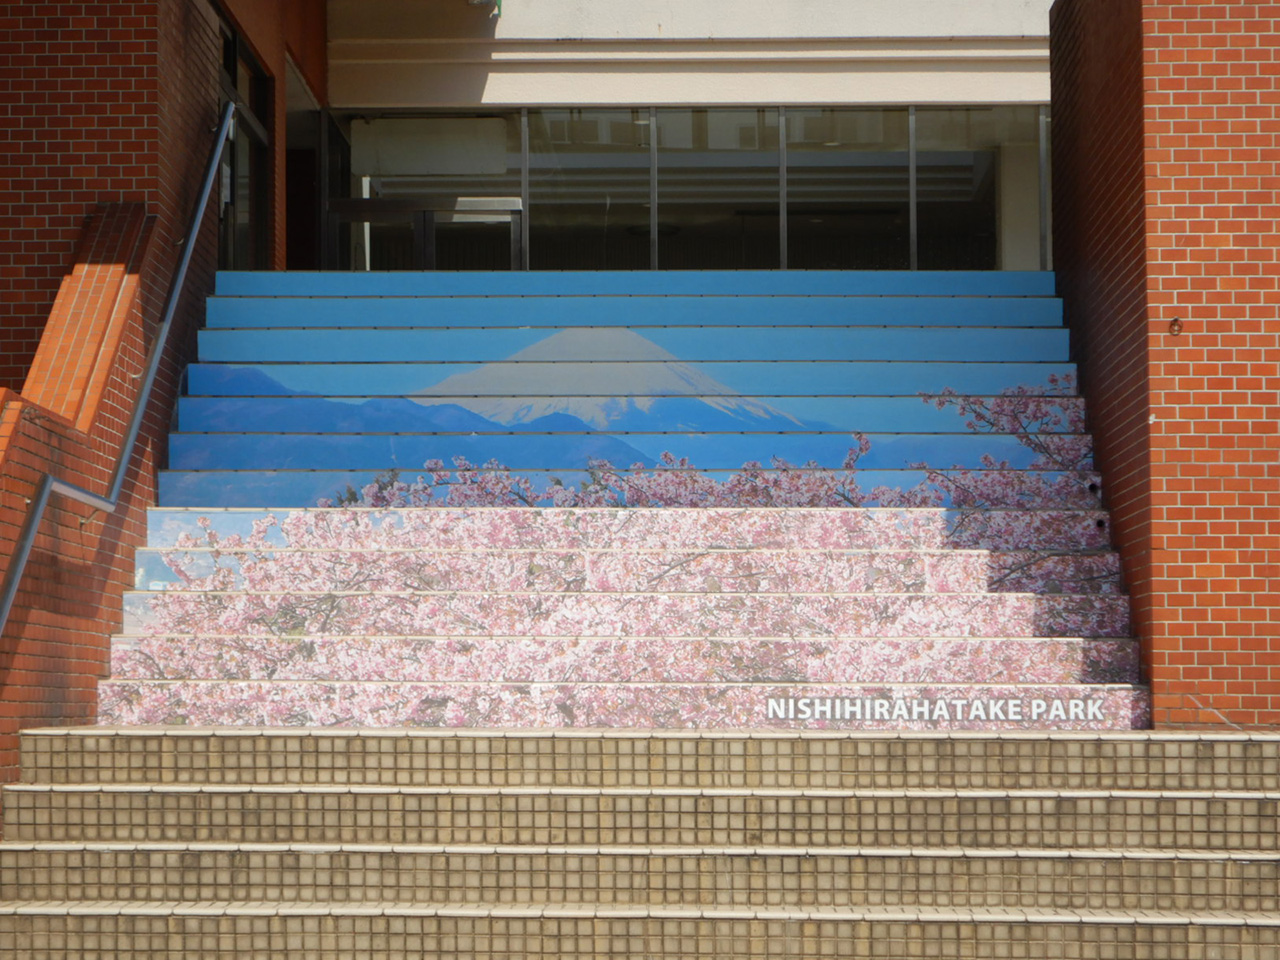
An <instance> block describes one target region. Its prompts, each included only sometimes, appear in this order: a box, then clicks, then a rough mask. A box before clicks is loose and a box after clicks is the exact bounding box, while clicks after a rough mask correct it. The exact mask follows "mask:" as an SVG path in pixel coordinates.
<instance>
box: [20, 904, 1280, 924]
mask: <svg viewBox="0 0 1280 960" xmlns="http://www.w3.org/2000/svg"><path fill="white" fill-rule="evenodd" d="M0 914H9V915H44V916H77V915H79V916H227V917H236V916H334V917H344V916H351V917H361V916H364V917H367V916H440V917H495V918H497V917H512V918H515V917H547V918H553V917H564V918H578V917H581V918H601V919H604V918H652V919H673V920H675V919H707V920H722V919H723V920H736V919H741V920H871V921H876V920H880V921H905V922H921V923H936V922H988V923H1000V922H1006V923H1099V924H1159V925H1170V924H1174V925H1207V926H1208V925H1212V926H1217V925H1233V926H1267V927H1280V916H1277V915H1276V914H1274V913H1263V912H1247V911H1199V912H1194V913H1193V912H1190V911H1176V910H1170V911H1164V910H1064V909H1061V908H1058V909H1049V910H1039V909H1035V908H1016V909H1009V908H995V909H984V910H972V909H956V908H953V907H927V906H922V907H915V906H913V907H906V908H840V907H811V908H806V907H726V908H715V907H694V906H687V907H686V906H612V905H593V904H583V905H568V904H554V905H552V904H547V905H528V906H524V905H492V906H486V905H477V904H470V903H407V902H383V901H364V902H357V903H314V902H275V903H273V902H267V901H261V902H248V901H239V902H237V901H127V900H105V901H90V900H81V901H10V902H7V903H0Z"/></svg>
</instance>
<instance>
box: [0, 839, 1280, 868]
mask: <svg viewBox="0 0 1280 960" xmlns="http://www.w3.org/2000/svg"><path fill="white" fill-rule="evenodd" d="M121 852H124V853H195V854H218V853H228V854H236V853H294V854H299V855H312V856H325V855H333V854H407V855H413V854H430V855H436V854H441V855H453V856H476V855H497V856H601V857H637V858H645V857H673V858H674V857H680V858H691V857H725V858H729V857H751V858H757V857H801V858H806V859H807V858H813V857H838V858H841V859H850V858H860V859H883V860H904V861H905V860H920V859H933V860H1087V861H1154V862H1170V861H1187V862H1222V863H1237V862H1238V863H1258V862H1264V863H1277V862H1280V851H1278V850H1192V849H1153V848H1123V849H1122V848H1098V847H1080V848H1076V847H822V846H817V847H813V846H805V847H784V846H767V845H761V846H714V845H705V846H699V845H688V844H679V845H677V844H671V845H663V844H647V845H645V844H640V845H636V844H533V843H530V844H511V843H499V844H468V843H452V844H430V843H305V842H275V843H269V842H262V841H252V842H230V841H188V842H183V841H105V840H86V841H68V840H6V841H4V842H3V843H0V855H3V854H7V853H46V854H47V853H121Z"/></svg>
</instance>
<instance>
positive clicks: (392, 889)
mask: <svg viewBox="0 0 1280 960" xmlns="http://www.w3.org/2000/svg"><path fill="white" fill-rule="evenodd" d="M161 832H166V833H170V832H174V831H172V830H171V829H166V830H163V831H157V832H156V834H152V835H149V836H148V839H147V841H146V842H143V843H126V842H121V843H116V844H113V845H111V846H107V845H106V844H103V843H74V842H60V843H40V842H26V841H7V842H6V843H5V844H4V845H3V846H2V847H0V901H19V900H26V901H38V900H43V901H129V900H133V901H151V902H155V903H164V902H179V903H181V902H186V903H193V902H205V903H207V902H235V901H241V902H255V903H264V904H265V903H271V904H288V903H290V902H293V903H312V904H328V905H331V906H334V907H338V908H339V909H340V908H342V907H343V906H351V905H355V904H369V905H373V904H378V903H381V902H386V901H390V902H393V903H396V902H398V903H404V904H409V903H416V904H425V903H452V904H458V905H462V904H469V905H472V906H482V905H483V906H489V907H496V908H502V907H515V906H525V907H535V906H547V907H556V906H565V907H570V906H577V907H585V906H598V907H602V908H606V909H607V908H610V907H614V908H618V907H654V908H662V907H680V906H684V907H690V906H700V907H704V908H711V909H722V910H723V909H750V908H772V909H775V910H779V909H787V908H791V909H814V908H826V909H837V910H839V909H845V910H848V909H855V910H912V911H920V910H926V911H927V910H930V909H933V910H940V909H951V910H979V911H984V910H1000V909H1004V910H1009V909H1016V908H1021V909H1024V910H1032V911H1036V910H1039V911H1052V910H1057V911H1071V912H1084V913H1087V912H1113V913H1114V912H1121V911H1125V912H1137V911H1142V912H1156V913H1161V912H1163V913H1168V912H1171V911H1178V912H1182V913H1185V914H1188V915H1196V914H1203V913H1205V912H1215V913H1232V914H1236V915H1247V914H1255V915H1266V914H1272V915H1277V914H1280V854H1276V853H1274V852H1270V853H1268V852H1260V851H1249V852H1246V853H1239V854H1234V853H1225V852H1222V853H1213V854H1206V853H1198V852H1190V851H1184V852H1175V851H1165V850H1161V851H1156V852H1154V853H1151V852H1145V851H1126V852H1122V851H1115V850H1090V849H1056V850H1049V849H1034V848H1007V849H1000V848H992V847H986V848H980V849H963V850H962V849H929V848H927V847H916V848H914V849H913V850H912V851H911V852H909V853H908V852H906V851H905V850H898V851H894V850H875V851H873V850H865V851H864V850H858V849H840V850H822V849H814V850H804V851H775V850H769V849H767V848H761V847H713V848H698V847H684V848H682V849H680V850H678V851H673V850H669V849H668V848H664V847H645V846H626V847H598V848H593V847H564V846H539V845H536V844H528V845H522V846H520V847H510V846H507V847H482V846H467V847H448V846H415V845H411V844H396V845H394V846H392V845H378V844H373V843H363V842H362V843H359V844H354V845H324V844H318V843H302V844H246V843H237V844H213V843H209V844H205V843H177V844H174V843H166V842H163V841H161V840H159V839H158V834H159V833H161ZM19 878H22V879H19Z"/></svg>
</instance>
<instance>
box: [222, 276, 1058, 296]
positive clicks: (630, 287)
mask: <svg viewBox="0 0 1280 960" xmlns="http://www.w3.org/2000/svg"><path fill="white" fill-rule="evenodd" d="M215 293H216V294H217V295H218V296H220V297H246V296H247V297H361V296H365V297H421V296H438V297H440V296H473V297H474V296H480V297H486V296H529V295H536V296H563V295H569V294H572V295H578V296H590V295H613V296H618V295H624V296H625V295H685V296H707V295H736V296H743V295H765V296H769V295H773V296H784V295H788V296H806V297H807V296H872V297H876V296H879V297H887V296H915V297H1052V296H1054V295H1055V294H1054V276H1053V274H1052V273H1045V272H1037V271H1028V272H1017V271H966V270H954V271H940V270H866V271H842V270H785V271H784V270H687V271H683V270H682V271H563V272H553V271H532V272H528V273H508V272H500V273H490V272H484V271H474V272H471V271H469V272H466V273H446V272H435V273H409V272H403V273H336V272H331V273H306V272H298V273H269V272H254V273H244V272H234V271H228V272H223V273H219V274H218V278H217V285H216V287H215Z"/></svg>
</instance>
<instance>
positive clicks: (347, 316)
mask: <svg viewBox="0 0 1280 960" xmlns="http://www.w3.org/2000/svg"><path fill="white" fill-rule="evenodd" d="M352 307H353V304H352V303H351V301H350V299H348V298H345V297H211V298H210V299H209V301H208V310H207V315H206V323H207V324H208V326H209V327H211V328H215V329H219V328H233V327H350V326H360V327H366V328H367V327H638V328H650V327H666V326H704V327H717V326H729V327H738V326H753V325H772V326H779V327H799V326H806V325H809V326H828V327H847V326H855V325H856V326H925V325H930V324H936V325H938V326H957V327H958V326H975V327H991V326H1024V327H1033V326H1041V327H1056V326H1061V324H1062V301H1061V300H1057V299H1052V298H1047V297H819V296H773V295H770V296H756V297H752V296H704V297H683V296H675V297H664V298H663V300H662V305H661V309H658V310H655V309H654V303H653V298H652V297H647V296H623V297H603V296H586V297H579V296H548V297H513V296H505V297H496V296H483V297H370V298H364V299H362V300H361V302H360V304H359V307H358V313H357V311H353V309H352ZM353 314H355V315H353Z"/></svg>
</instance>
